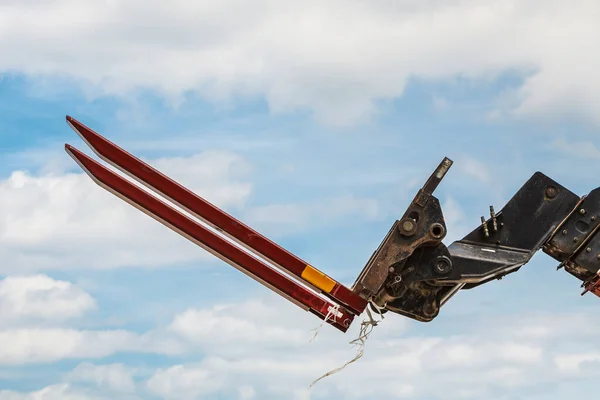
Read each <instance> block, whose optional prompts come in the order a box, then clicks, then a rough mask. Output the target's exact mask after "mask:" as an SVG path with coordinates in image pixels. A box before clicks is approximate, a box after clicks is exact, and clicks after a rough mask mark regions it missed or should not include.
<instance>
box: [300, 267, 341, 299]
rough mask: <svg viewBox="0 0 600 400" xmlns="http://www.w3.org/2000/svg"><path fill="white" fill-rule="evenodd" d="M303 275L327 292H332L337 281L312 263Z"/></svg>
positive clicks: (306, 279)
mask: <svg viewBox="0 0 600 400" xmlns="http://www.w3.org/2000/svg"><path fill="white" fill-rule="evenodd" d="M301 277H302V279H304V280H305V281H307V282H309V283H312V284H313V285H315V286H316V287H318V288H319V289H321V290H324V291H325V292H327V293H329V292H331V291H332V290H333V288H334V287H335V284H336V281H334V280H333V279H331V278H330V277H328V276H327V275H325V274H324V273H322V272H321V271H319V270H318V269H316V268H313V267H312V266H310V265H307V266H306V268H304V271H302V275H301Z"/></svg>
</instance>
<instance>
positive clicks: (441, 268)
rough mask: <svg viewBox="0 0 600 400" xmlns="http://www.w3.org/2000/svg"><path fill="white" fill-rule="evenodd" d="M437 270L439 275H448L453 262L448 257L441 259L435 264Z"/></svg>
mask: <svg viewBox="0 0 600 400" xmlns="http://www.w3.org/2000/svg"><path fill="white" fill-rule="evenodd" d="M435 270H436V272H437V273H439V274H447V273H448V272H450V271H451V270H452V262H450V260H449V259H448V258H447V257H443V256H442V257H439V258H438V259H437V261H436V262H435Z"/></svg>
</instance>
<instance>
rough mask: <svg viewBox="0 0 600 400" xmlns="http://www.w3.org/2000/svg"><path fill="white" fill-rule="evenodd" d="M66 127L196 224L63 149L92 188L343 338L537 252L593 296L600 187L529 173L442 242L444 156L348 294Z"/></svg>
mask: <svg viewBox="0 0 600 400" xmlns="http://www.w3.org/2000/svg"><path fill="white" fill-rule="evenodd" d="M67 123H68V124H69V125H70V126H71V127H72V128H73V129H74V130H75V132H76V133H77V134H78V135H79V136H80V137H81V138H82V139H83V140H84V141H85V142H86V143H87V144H88V145H89V146H90V148H91V149H92V150H93V151H94V152H95V153H96V154H97V155H98V156H99V157H100V158H101V159H102V160H104V161H105V162H107V163H108V164H110V165H112V166H113V167H116V168H117V170H119V171H120V172H122V173H124V174H126V175H128V176H129V177H132V178H134V179H135V180H136V181H137V182H139V183H141V184H142V185H144V186H145V187H146V188H148V189H150V190H151V191H153V192H155V193H156V194H157V195H160V196H162V197H163V198H165V199H167V200H168V201H169V202H171V203H173V204H174V205H176V206H178V207H180V208H181V209H183V210H184V211H186V212H187V213H189V214H191V215H193V216H194V217H195V218H197V219H198V220H199V221H200V222H201V223H198V222H196V221H195V220H193V219H191V218H189V217H187V216H186V215H184V214H183V213H181V212H179V211H177V210H176V209H175V208H173V207H172V206H171V205H169V204H168V203H167V202H164V201H162V200H159V199H158V198H157V197H155V196H154V195H152V194H150V193H148V192H146V191H144V190H142V189H141V188H139V187H137V186H136V185H133V184H132V183H130V182H128V181H127V180H125V179H124V178H123V177H121V176H119V175H117V174H116V173H114V172H112V171H111V170H109V169H108V168H106V167H104V166H102V165H101V164H99V163H98V162H96V161H94V160H93V159H91V158H90V157H88V156H86V155H85V154H83V153H82V152H80V151H79V150H77V149H75V148H74V147H72V146H70V145H68V144H66V145H65V149H66V151H67V153H68V154H69V155H70V156H71V157H72V158H73V159H74V160H75V161H76V162H77V163H78V164H79V165H80V166H81V168H82V169H83V170H84V171H85V172H86V173H87V174H88V175H89V176H90V177H91V178H92V179H93V180H94V181H95V182H96V183H97V184H98V185H99V186H101V187H102V188H104V189H106V190H108V191H109V192H111V193H113V194H114V195H116V196H118V197H119V198H121V199H123V200H124V201H126V202H128V203H129V204H131V205H132V206H134V207H136V208H138V209H139V210H141V211H142V212H144V213H146V214H147V215H149V216H150V217H152V218H154V219H156V220H157V221H159V222H161V223H162V224H164V225H166V226H167V227H169V228H170V229H172V230H174V231H175V232H178V233H179V234H181V235H182V236H184V237H186V238H187V239H189V240H191V241H192V242H194V243H196V244H197V245H199V246H200V247H202V248H203V249H205V250H206V251H208V252H210V253H212V254H213V255H215V256H216V257H218V258H220V259H221V260H223V261H224V262H226V263H228V264H230V265H232V266H234V267H235V268H237V269H239V270H240V271H242V272H243V273H245V274H247V275H248V276H250V277H252V278H253V279H255V280H257V281H258V282H260V283H262V284H263V285H265V286H266V287H268V288H270V289H271V290H273V291H275V292H276V293H278V294H280V295H281V296H283V297H285V298H287V299H288V300H289V301H291V302H292V303H294V304H296V305H297V306H299V307H300V308H302V309H303V310H305V311H308V312H311V313H313V314H315V315H316V316H318V317H319V318H321V319H325V320H326V321H327V322H328V323H329V324H330V325H332V326H334V327H336V328H337V329H339V330H340V331H342V332H346V331H347V329H348V328H349V327H350V325H351V323H352V321H353V320H354V318H355V317H356V316H357V315H360V314H361V313H362V312H363V311H364V310H365V308H366V307H367V305H369V306H370V307H371V309H373V310H374V311H375V312H377V313H385V312H388V311H390V312H393V313H397V314H400V315H404V316H407V317H409V318H413V319H415V320H418V321H423V322H427V321H431V320H433V319H434V318H435V317H436V316H437V315H438V314H439V312H440V308H441V307H442V306H443V305H444V304H446V302H447V301H448V300H449V299H450V298H452V296H454V295H455V294H456V293H458V292H459V291H460V290H467V289H472V288H474V287H477V286H480V285H482V284H484V283H487V282H489V281H492V280H495V279H500V278H502V277H504V276H505V275H507V274H510V273H513V272H516V271H518V270H519V269H520V268H521V267H522V266H523V265H524V264H526V263H527V262H529V260H530V259H531V258H532V256H533V255H534V254H535V253H536V252H537V251H538V250H539V249H540V248H541V249H543V251H544V252H545V253H546V254H548V255H550V256H551V257H553V258H554V259H556V260H557V261H559V262H560V265H559V269H560V268H562V267H564V269H565V270H566V271H567V272H568V273H570V274H571V275H573V276H574V277H576V278H578V279H580V280H581V281H583V283H582V287H583V288H584V292H583V294H585V293H588V292H592V293H594V294H596V295H597V296H599V297H600V235H599V234H598V231H599V230H600V188H599V189H595V190H593V191H591V192H590V193H589V195H587V196H583V197H581V198H580V197H578V196H577V195H575V194H574V193H572V192H570V191H569V190H567V189H566V188H564V187H562V186H561V185H559V184H558V183H557V182H555V181H553V180H552V179H550V178H549V177H547V176H546V175H544V174H542V173H541V172H536V173H535V174H533V176H532V177H531V178H530V179H529V180H528V181H527V182H526V183H525V184H524V185H523V186H522V187H521V188H520V189H519V190H518V191H517V193H516V194H515V195H514V196H513V197H512V198H511V199H510V200H509V202H508V203H507V204H506V205H505V206H504V207H503V208H502V209H501V210H500V211H499V212H496V211H495V209H494V207H493V206H490V218H489V219H486V218H485V217H481V224H480V225H479V226H477V227H476V228H475V229H474V230H473V231H471V232H470V233H469V234H467V235H466V236H465V237H464V238H463V239H461V240H457V241H455V242H453V243H451V244H450V245H449V246H446V245H445V244H444V243H443V242H442V240H443V239H444V238H445V237H446V233H447V228H446V224H445V221H444V216H443V212H442V209H441V206H440V202H439V200H438V199H437V198H436V197H435V196H434V195H433V192H434V191H435V189H436V188H437V186H438V185H439V184H440V182H441V180H442V179H443V177H444V176H445V174H446V173H447V172H448V170H449V168H450V167H451V166H452V161H451V160H450V159H449V158H444V159H443V160H442V162H441V163H440V164H439V165H438V167H437V168H436V169H435V171H434V172H433V173H432V174H431V175H430V177H429V178H428V179H427V181H426V182H425V184H424V185H423V187H422V188H421V189H420V190H419V191H418V192H417V194H416V195H415V197H414V198H413V200H412V202H411V203H410V205H409V206H408V208H407V210H406V212H405V213H404V215H403V216H402V217H401V218H400V219H399V220H397V221H395V222H394V224H393V225H392V227H391V228H390V230H389V231H388V233H387V235H386V236H385V238H384V239H383V240H382V242H381V244H380V245H379V247H378V248H377V249H376V251H375V252H374V253H373V254H372V256H371V257H370V259H369V260H368V262H367V264H366V265H365V267H364V268H363V270H362V271H361V273H360V274H359V276H358V277H357V279H356V281H355V283H354V285H353V286H352V287H351V288H348V287H346V286H344V285H342V284H341V283H339V282H337V281H336V280H334V279H332V278H331V277H329V276H328V275H326V274H325V273H323V272H321V271H319V270H318V269H316V268H315V267H313V266H312V265H310V264H308V263H307V262H306V261H304V260H302V259H300V258H299V257H297V256H295V255H293V254H291V253H290V252H288V251H287V250H285V249H284V248H282V247H281V246H279V245H277V244H276V243H274V242H272V241H270V240H269V239H267V238H266V237H264V236H263V235H261V234H260V233H258V232H256V231H255V230H253V229H252V228H250V227H248V226H246V225H245V224H243V223H242V222H240V221H238V220H237V219H235V218H234V217H232V216H230V215H228V214H227V213H225V212H224V211H223V210H220V209H219V208H217V207H215V206H214V205H212V204H210V203H209V202H208V201H206V200H205V199H203V198H201V197H200V196H198V195H196V194H195V193H193V192H191V191H189V190H188V189H186V188H185V187H183V186H181V185H179V184H178V183H177V182H175V181H173V180H171V179H170V178H168V177H167V176H165V175H163V174H162V173H160V172H159V171H157V170H156V169H154V168H153V167H151V166H150V165H148V164H146V163H144V162H142V161H141V160H139V159H138V158H136V157H135V156H133V155H131V154H129V153H128V152H126V151H125V150H123V149H121V148H120V147H118V146H117V145H115V144H114V143H112V142H110V141H109V140H108V139H106V138H104V137H102V136H101V135H99V134H98V133H96V132H94V131H93V130H91V129H90V128H88V127H86V126H85V125H83V124H82V123H80V122H79V121H77V120H75V119H74V118H71V117H69V116H67ZM209 227H210V228H213V229H215V230H216V231H217V232H213V231H212V230H211V229H209ZM233 243H235V244H237V245H238V246H236V245H234V244H233Z"/></svg>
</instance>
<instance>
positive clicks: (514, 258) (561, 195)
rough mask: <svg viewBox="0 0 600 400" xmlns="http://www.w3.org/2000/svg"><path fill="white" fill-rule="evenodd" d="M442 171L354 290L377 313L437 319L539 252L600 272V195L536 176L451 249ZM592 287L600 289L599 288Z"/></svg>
mask: <svg viewBox="0 0 600 400" xmlns="http://www.w3.org/2000/svg"><path fill="white" fill-rule="evenodd" d="M445 160H447V159H445ZM443 166H444V162H442V163H441V164H440V166H438V169H436V172H434V174H432V176H430V178H429V179H428V181H427V182H426V183H425V185H424V186H423V188H422V189H421V190H420V191H419V193H417V195H416V196H415V198H414V199H413V201H412V203H411V204H410V206H409V207H408V209H407V211H406V212H405V214H404V215H403V217H402V218H401V219H400V220H399V221H396V222H395V223H394V225H393V226H392V229H390V231H389V232H388V235H387V236H386V237H385V239H384V240H383V241H382V243H381V245H380V246H379V248H378V249H377V251H376V252H375V253H374V254H373V256H372V257H371V259H370V260H369V263H368V264H367V266H366V267H365V269H364V270H363V272H362V273H361V275H360V276H359V279H357V282H356V283H355V285H354V286H353V290H354V291H355V292H356V293H359V294H360V295H361V296H363V297H365V298H367V299H369V300H370V302H371V303H372V304H374V306H376V307H375V308H383V309H385V310H386V311H391V312H394V313H397V314H401V315H404V316H408V317H410V318H413V319H416V320H419V321H424V322H426V321H431V320H433V319H434V318H435V317H436V316H437V315H438V314H439V311H440V307H441V306H442V305H443V304H444V303H445V302H446V301H447V300H448V299H449V298H451V297H452V296H453V295H454V294H455V293H456V292H458V291H459V290H466V289H472V288H474V287H477V286H479V285H482V284H484V283H486V282H489V281H491V280H495V279H500V278H502V277H504V276H506V275H508V274H510V273H513V272H516V271H518V270H519V269H520V268H521V267H522V266H523V265H524V264H526V263H527V262H529V261H530V260H531V258H532V256H533V255H534V254H535V253H536V252H537V251H538V250H539V249H540V248H544V251H545V252H546V253H548V254H550V255H551V256H553V257H554V258H555V259H557V260H558V261H562V260H565V259H569V261H570V263H569V264H568V266H566V268H567V270H568V271H569V272H571V271H572V269H571V267H574V265H575V264H578V267H577V268H578V269H577V271H578V275H576V276H578V277H579V278H580V279H581V280H586V279H590V276H591V275H594V274H595V273H596V272H597V271H598V268H599V266H600V235H598V236H593V237H592V235H593V234H594V233H595V232H596V229H598V228H600V224H599V223H598V219H599V218H600V190H596V191H593V192H591V193H590V195H589V196H587V198H586V199H585V200H582V199H581V198H580V197H579V196H577V195H575V194H574V193H572V192H571V191H569V190H568V189H566V188H565V187H563V186H561V185H560V184H558V183H557V182H555V181H554V180H552V179H550V178H549V177H547V176H546V175H544V174H542V173H541V172H536V173H534V174H533V175H532V176H531V177H530V178H529V180H527V181H526V182H525V183H524V184H523V185H522V186H521V188H520V189H519V190H518V191H517V193H515V195H514V196H513V197H512V198H511V199H510V200H509V201H508V202H507V204H506V205H505V206H504V207H503V208H502V209H501V210H500V211H499V212H496V210H495V209H494V207H493V206H490V210H489V211H490V216H489V218H485V217H481V225H479V226H478V227H477V228H475V229H474V230H473V231H471V232H470V233H468V234H467V235H466V236H465V237H464V238H463V239H461V240H458V241H455V242H453V243H452V244H451V245H450V246H448V247H446V246H445V245H444V244H443V243H442V241H441V240H442V239H443V237H444V236H445V234H446V226H445V223H444V218H443V213H442V209H441V207H440V204H439V201H438V200H437V198H436V197H435V196H433V194H432V192H433V190H434V189H435V187H436V186H437V185H438V184H439V183H440V180H441V177H443V174H439V175H436V174H437V172H438V171H441V170H443V168H442V167H443ZM445 171H447V168H445V170H444V173H445ZM582 207H584V208H582ZM580 210H583V211H580ZM596 215H598V217H595V216H596ZM434 228H435V229H439V231H435V230H434ZM559 228H560V229H559ZM563 230H567V231H568V232H569V231H571V230H572V231H573V232H574V233H573V235H571V236H569V235H567V234H563V233H562V231H563ZM437 234H439V235H437ZM575 234H576V235H578V236H577V237H576V239H575V240H573V237H574V235H575ZM584 234H588V235H589V238H588V237H586V236H584ZM582 244H585V246H584V247H583V248H582V247H581V245H582ZM582 271H583V272H582ZM587 287H588V291H590V292H593V293H595V294H597V293H599V292H600V288H599V287H597V286H596V285H595V284H588V286H587Z"/></svg>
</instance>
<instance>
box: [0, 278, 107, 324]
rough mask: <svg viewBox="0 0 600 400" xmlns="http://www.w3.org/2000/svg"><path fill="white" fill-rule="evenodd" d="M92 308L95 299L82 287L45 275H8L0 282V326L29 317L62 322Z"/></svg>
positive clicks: (94, 305)
mask: <svg viewBox="0 0 600 400" xmlns="http://www.w3.org/2000/svg"><path fill="white" fill-rule="evenodd" d="M95 307H96V302H95V300H94V299H93V298H92V297H91V296H90V295H89V294H87V293H86V292H84V291H83V290H82V289H80V288H78V287H76V286H74V285H73V284H72V283H71V282H67V281H59V280H54V279H52V278H50V277H48V276H46V275H31V276H8V277H6V278H4V279H2V280H1V281H0V325H4V324H6V323H7V322H11V321H14V320H16V321H19V320H27V319H31V318H33V319H38V320H39V319H44V320H49V321H52V322H61V321H64V320H67V319H70V318H74V317H79V316H81V315H83V314H84V313H86V312H87V311H90V310H92V309H94V308H95Z"/></svg>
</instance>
